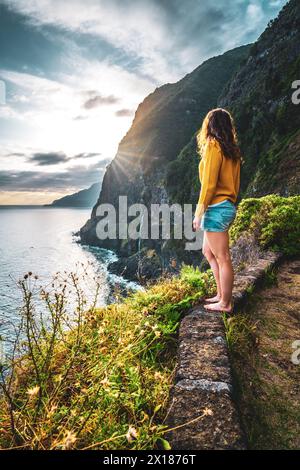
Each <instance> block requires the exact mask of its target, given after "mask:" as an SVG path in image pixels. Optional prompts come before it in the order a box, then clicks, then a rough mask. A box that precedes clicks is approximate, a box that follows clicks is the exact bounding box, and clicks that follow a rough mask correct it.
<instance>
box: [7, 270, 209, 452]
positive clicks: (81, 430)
mask: <svg viewBox="0 0 300 470" xmlns="http://www.w3.org/2000/svg"><path fill="white" fill-rule="evenodd" d="M64 277H66V276H64ZM35 285H36V282H35V281H34V276H33V275H32V274H31V273H29V274H28V275H27V276H25V278H24V279H23V280H22V281H20V288H21V289H22V292H23V297H24V306H23V309H22V324H21V327H20V330H19V332H18V334H17V336H18V338H17V341H16V343H15V347H14V352H13V354H12V357H11V358H10V360H8V361H7V363H6V364H2V365H1V386H2V391H3V393H2V395H1V398H0V426H1V428H0V429H1V431H0V447H2V448H16V447H17V448H27V449H73V448H75V449H89V448H92V449H153V448H168V447H169V444H168V442H167V441H166V440H164V431H165V429H166V426H165V425H164V419H165V416H166V412H167V402H168V397H169V390H170V386H171V385H172V381H173V372H174V367H175V362H176V332H177V328H178V324H179V319H180V316H181V315H182V313H183V312H184V311H185V310H186V309H188V308H189V307H191V306H192V305H193V304H194V303H196V302H197V301H198V300H199V299H200V298H201V297H203V296H204V295H207V294H211V293H212V292H213V290H214V283H213V278H212V275H211V272H206V273H200V272H199V271H198V270H195V269H193V268H190V267H184V268H183V269H182V271H181V274H180V276H179V277H177V278H172V279H162V280H160V281H158V283H157V284H156V285H154V286H152V287H149V288H148V289H147V290H146V291H144V292H136V293H134V294H132V295H131V296H130V297H128V298H127V299H125V300H122V301H120V302H119V303H115V304H112V305H108V306H106V307H103V308H97V309H96V308H94V307H93V306H91V307H89V308H88V306H87V303H86V299H85V297H84V293H83V292H82V291H81V290H80V288H79V287H78V277H77V276H76V275H74V274H70V275H69V276H68V277H67V279H63V277H61V276H60V275H58V276H57V277H56V279H55V280H54V283H53V285H52V287H51V289H50V290H48V291H47V292H46V291H43V290H42V291H40V290H39V289H38V288H36V287H35ZM70 289H73V290H74V292H75V295H76V298H77V307H76V309H75V312H74V314H73V315H72V317H71V318H70V317H69V316H68V315H67V313H66V305H67V303H68V292H69V291H70ZM37 297H39V298H40V297H42V298H43V302H45V303H46V305H47V310H48V313H49V315H48V316H49V318H48V320H46V319H44V318H43V317H42V316H41V315H40V309H39V303H38V302H37V301H36V298H37ZM24 336H25V340H24V339H23V338H24Z"/></svg>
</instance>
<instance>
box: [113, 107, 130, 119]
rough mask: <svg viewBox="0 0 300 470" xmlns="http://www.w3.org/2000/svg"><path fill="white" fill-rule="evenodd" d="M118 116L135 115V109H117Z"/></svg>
mask: <svg viewBox="0 0 300 470" xmlns="http://www.w3.org/2000/svg"><path fill="white" fill-rule="evenodd" d="M115 114H116V116H118V117H124V116H126V117H127V116H133V115H134V110H133V109H125V108H124V109H118V111H116V113H115Z"/></svg>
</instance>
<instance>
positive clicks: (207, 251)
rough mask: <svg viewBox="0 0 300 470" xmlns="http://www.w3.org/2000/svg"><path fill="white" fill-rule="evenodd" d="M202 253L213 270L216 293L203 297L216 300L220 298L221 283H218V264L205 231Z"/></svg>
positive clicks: (211, 300)
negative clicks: (212, 295)
mask: <svg viewBox="0 0 300 470" xmlns="http://www.w3.org/2000/svg"><path fill="white" fill-rule="evenodd" d="M202 253H203V255H204V256H205V258H206V259H207V261H208V263H209V265H210V267H211V270H212V272H213V275H214V278H215V281H216V285H217V295H215V296H214V297H211V298H210V299H205V301H207V302H218V301H219V300H220V299H221V285H220V275H219V266H218V263H217V260H216V258H215V257H214V255H213V252H212V251H211V249H210V247H209V243H208V239H207V236H206V232H204V237H203V246H202Z"/></svg>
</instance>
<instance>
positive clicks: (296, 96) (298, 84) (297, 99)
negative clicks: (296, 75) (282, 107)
mask: <svg viewBox="0 0 300 470" xmlns="http://www.w3.org/2000/svg"><path fill="white" fill-rule="evenodd" d="M292 89H293V90H295V91H294V93H293V94H292V103H293V104H296V105H298V104H300V80H295V81H294V82H293V83H292Z"/></svg>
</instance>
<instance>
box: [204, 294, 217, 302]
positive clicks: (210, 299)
mask: <svg viewBox="0 0 300 470" xmlns="http://www.w3.org/2000/svg"><path fill="white" fill-rule="evenodd" d="M220 298H221V296H220V295H218V294H217V295H215V296H214V297H210V298H209V299H204V302H210V303H214V302H219V301H220Z"/></svg>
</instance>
